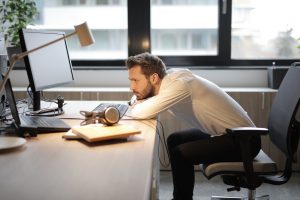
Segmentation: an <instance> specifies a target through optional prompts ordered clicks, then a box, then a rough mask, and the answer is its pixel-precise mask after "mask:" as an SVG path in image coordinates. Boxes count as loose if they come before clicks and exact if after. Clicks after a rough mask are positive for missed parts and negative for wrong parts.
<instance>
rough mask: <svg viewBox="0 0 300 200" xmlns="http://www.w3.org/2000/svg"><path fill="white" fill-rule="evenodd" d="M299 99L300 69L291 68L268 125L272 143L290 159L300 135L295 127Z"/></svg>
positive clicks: (279, 91)
mask: <svg viewBox="0 0 300 200" xmlns="http://www.w3.org/2000/svg"><path fill="white" fill-rule="evenodd" d="M299 98H300V67H291V68H290V69H289V70H288V72H287V73H286V75H285V77H284V79H283V81H282V83H281V85H280V87H279V89H278V92H277V94H276V97H275V99H274V101H273V104H272V108H271V112H270V115H269V123H268V126H269V127H268V128H269V131H270V138H271V140H272V142H273V143H274V144H275V145H276V146H277V147H278V148H279V149H280V150H281V151H282V152H283V153H285V155H286V156H287V157H290V158H291V157H292V156H293V154H294V152H295V151H296V150H297V145H298V137H299V135H298V134H297V133H296V130H295V129H294V127H293V126H294V122H295V121H294V120H295V114H296V112H297V109H298V106H299Z"/></svg>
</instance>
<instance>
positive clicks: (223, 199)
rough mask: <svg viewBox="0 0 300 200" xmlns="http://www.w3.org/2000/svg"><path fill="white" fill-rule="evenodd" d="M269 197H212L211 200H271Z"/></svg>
mask: <svg viewBox="0 0 300 200" xmlns="http://www.w3.org/2000/svg"><path fill="white" fill-rule="evenodd" d="M269 199H270V197H269V195H262V196H259V197H255V198H251V197H223V196H212V197H211V200H269Z"/></svg>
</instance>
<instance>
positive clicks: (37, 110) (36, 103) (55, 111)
mask: <svg viewBox="0 0 300 200" xmlns="http://www.w3.org/2000/svg"><path fill="white" fill-rule="evenodd" d="M32 97H33V102H32V103H33V111H31V112H29V113H27V115H30V116H46V117H52V116H57V115H62V114H64V111H63V108H62V107H63V105H64V99H63V98H61V97H60V98H58V99H57V104H58V106H57V107H56V108H49V109H48V108H45V109H43V108H41V92H40V91H32Z"/></svg>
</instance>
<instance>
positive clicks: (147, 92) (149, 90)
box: [136, 81, 155, 100]
mask: <svg viewBox="0 0 300 200" xmlns="http://www.w3.org/2000/svg"><path fill="white" fill-rule="evenodd" d="M154 90H155V89H154V86H153V85H152V84H151V83H150V81H149V83H148V85H147V87H146V88H145V89H144V90H143V91H142V93H140V94H142V96H137V95H136V97H137V100H142V99H148V98H150V97H153V96H154Z"/></svg>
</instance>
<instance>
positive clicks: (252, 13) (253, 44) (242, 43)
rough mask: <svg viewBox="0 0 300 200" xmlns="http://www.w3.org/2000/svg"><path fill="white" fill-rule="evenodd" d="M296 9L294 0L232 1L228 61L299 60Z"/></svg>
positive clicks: (297, 4)
mask: <svg viewBox="0 0 300 200" xmlns="http://www.w3.org/2000/svg"><path fill="white" fill-rule="evenodd" d="M299 6H300V2H299V1H297V0H286V1H272V0H263V1H259V0H252V1H246V0H244V1H233V5H232V10H233V11H232V26H231V31H232V34H231V41H232V42H231V57H232V58H233V59H295V58H299V50H298V49H297V46H298V45H299V41H298V40H297V38H299V37H300V27H299V22H298V20H297V19H299V17H300V14H299V12H298V8H299ZM270 8H271V9H270Z"/></svg>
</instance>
